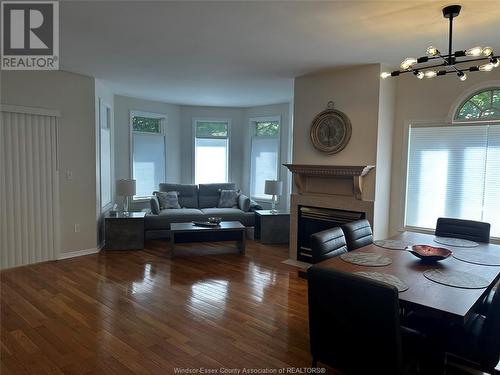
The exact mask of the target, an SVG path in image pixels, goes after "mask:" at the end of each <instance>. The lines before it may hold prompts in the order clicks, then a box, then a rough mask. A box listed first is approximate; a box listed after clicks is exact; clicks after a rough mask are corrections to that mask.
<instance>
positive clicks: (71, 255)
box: [57, 245, 102, 260]
mask: <svg viewBox="0 0 500 375" xmlns="http://www.w3.org/2000/svg"><path fill="white" fill-rule="evenodd" d="M101 247H102V245H99V246H98V247H94V248H91V249H84V250H77V251H70V252H67V253H61V254H59V256H58V257H57V260H63V259H69V258H75V257H81V256H84V255H91V254H97V253H98V252H100V251H101Z"/></svg>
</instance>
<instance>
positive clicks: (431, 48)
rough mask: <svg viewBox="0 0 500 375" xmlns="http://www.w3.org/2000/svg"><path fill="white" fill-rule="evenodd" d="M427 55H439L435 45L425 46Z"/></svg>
mask: <svg viewBox="0 0 500 375" xmlns="http://www.w3.org/2000/svg"><path fill="white" fill-rule="evenodd" d="M427 55H428V56H437V55H439V51H438V49H437V48H436V47H434V46H429V47H428V48H427Z"/></svg>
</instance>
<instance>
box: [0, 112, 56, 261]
mask: <svg viewBox="0 0 500 375" xmlns="http://www.w3.org/2000/svg"><path fill="white" fill-rule="evenodd" d="M56 126H57V122H56V117H53V116H44V115H34V114H27V113H15V112H7V111H2V122H1V125H0V145H1V149H0V163H1V164H0V167H1V168H0V169H1V171H0V172H1V173H0V175H1V180H0V187H1V189H0V190H1V212H2V214H1V215H0V217H1V219H0V220H1V225H0V233H1V234H0V245H1V251H0V254H1V259H0V261H1V268H9V267H15V266H20V265H23V264H29V263H36V262H41V261H46V260H52V259H55V257H56V256H58V254H59V190H58V174H57V160H56V158H57V149H56V147H57V133H56V132H57V129H56Z"/></svg>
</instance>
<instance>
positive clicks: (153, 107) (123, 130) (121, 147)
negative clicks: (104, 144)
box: [114, 95, 182, 182]
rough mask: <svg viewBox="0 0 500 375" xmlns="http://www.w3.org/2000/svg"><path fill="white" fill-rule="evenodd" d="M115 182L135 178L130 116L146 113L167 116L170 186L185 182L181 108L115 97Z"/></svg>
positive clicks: (167, 174) (167, 178)
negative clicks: (138, 112)
mask: <svg viewBox="0 0 500 375" xmlns="http://www.w3.org/2000/svg"><path fill="white" fill-rule="evenodd" d="M114 107H115V178H116V179H122V178H125V179H126V178H131V173H132V172H131V171H132V169H131V165H130V112H131V111H143V112H153V113H160V114H165V115H166V116H167V128H166V135H167V150H166V152H167V165H166V166H167V171H166V182H179V181H180V179H181V147H182V145H181V130H180V126H181V123H180V109H179V106H178V105H175V104H168V103H162V102H155V101H151V100H143V99H138V98H130V97H127V96H119V95H115V97H114Z"/></svg>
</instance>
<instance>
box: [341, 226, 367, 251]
mask: <svg viewBox="0 0 500 375" xmlns="http://www.w3.org/2000/svg"><path fill="white" fill-rule="evenodd" d="M341 228H342V231H343V232H344V235H345V238H346V242H347V249H348V250H349V251H353V250H356V249H359V248H360V247H363V246H366V245H369V244H371V243H373V233H372V227H371V226H370V222H369V221H368V220H366V219H362V220H356V221H351V222H350V223H347V224H344V225H342V227H341Z"/></svg>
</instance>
